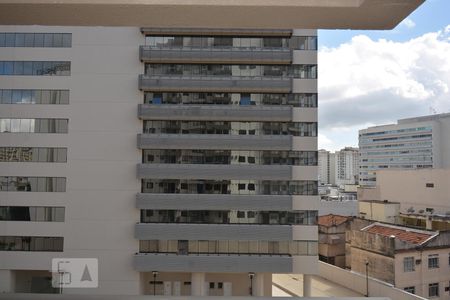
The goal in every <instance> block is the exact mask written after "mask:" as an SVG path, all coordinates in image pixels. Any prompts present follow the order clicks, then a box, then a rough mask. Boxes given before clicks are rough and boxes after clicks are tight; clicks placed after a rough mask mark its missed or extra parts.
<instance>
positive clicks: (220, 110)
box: [138, 104, 293, 122]
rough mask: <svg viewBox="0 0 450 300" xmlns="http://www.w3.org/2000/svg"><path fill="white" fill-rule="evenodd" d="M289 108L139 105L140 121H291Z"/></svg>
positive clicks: (291, 110)
mask: <svg viewBox="0 0 450 300" xmlns="http://www.w3.org/2000/svg"><path fill="white" fill-rule="evenodd" d="M292 114H293V108H292V107H290V106H275V105H272V106H250V105H248V106H237V105H161V104H160V105H155V104H139V107H138V117H139V118H140V119H142V120H194V121H203V120H213V121H222V120H223V121H267V122H275V121H280V122H289V121H292Z"/></svg>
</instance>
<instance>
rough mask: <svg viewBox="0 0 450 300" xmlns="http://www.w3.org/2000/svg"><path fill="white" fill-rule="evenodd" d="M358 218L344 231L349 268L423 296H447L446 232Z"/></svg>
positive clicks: (449, 238)
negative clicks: (363, 225)
mask: <svg viewBox="0 0 450 300" xmlns="http://www.w3.org/2000/svg"><path fill="white" fill-rule="evenodd" d="M364 222H367V221H366V220H362V221H361V220H358V222H356V225H355V224H352V225H351V226H350V228H351V230H348V231H347V232H346V241H347V242H348V245H347V246H348V250H349V251H350V255H349V257H348V261H349V262H350V267H351V269H352V271H355V272H358V273H362V274H366V272H367V274H368V276H369V277H373V278H377V279H379V280H382V281H385V282H388V283H391V284H393V285H394V286H395V287H397V288H401V289H403V290H405V291H407V292H410V293H413V294H417V295H420V296H422V297H426V298H433V299H439V300H447V299H450V231H442V232H438V231H425V230H418V229H412V228H408V227H401V226H395V225H388V224H382V223H373V224H370V225H368V226H366V227H363V228H360V229H358V226H360V225H362V224H364Z"/></svg>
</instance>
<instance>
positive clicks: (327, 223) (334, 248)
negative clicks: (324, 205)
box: [318, 214, 352, 268]
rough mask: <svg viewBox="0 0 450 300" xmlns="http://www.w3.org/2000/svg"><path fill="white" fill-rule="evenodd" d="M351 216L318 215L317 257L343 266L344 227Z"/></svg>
mask: <svg viewBox="0 0 450 300" xmlns="http://www.w3.org/2000/svg"><path fill="white" fill-rule="evenodd" d="M351 219H352V217H347V216H339V215H333V214H328V215H325V216H320V217H319V223H318V224H319V259H320V260H321V261H324V262H326V263H329V264H332V265H335V266H338V267H341V268H343V267H344V266H345V229H346V226H347V224H348V222H349V221H350V220H351Z"/></svg>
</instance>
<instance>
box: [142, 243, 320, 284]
mask: <svg viewBox="0 0 450 300" xmlns="http://www.w3.org/2000/svg"><path fill="white" fill-rule="evenodd" d="M179 242H180V241H177V240H141V241H139V252H140V253H179V251H180V250H179V248H178V247H177V245H179ZM183 242H186V243H187V245H186V246H184V245H183V249H182V250H183V254H184V255H188V254H199V253H204V254H246V255H274V254H276V255H295V256H298V255H302V256H306V255H308V256H316V255H317V254H318V252H317V248H318V246H317V245H318V243H317V241H270V242H269V241H236V240H220V241H215V240H210V241H199V240H190V241H183ZM172 245H173V246H172ZM216 287H217V288H219V289H220V288H222V287H221V285H220V283H218V284H217V285H216Z"/></svg>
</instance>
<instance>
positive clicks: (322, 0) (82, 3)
mask: <svg viewBox="0 0 450 300" xmlns="http://www.w3.org/2000/svg"><path fill="white" fill-rule="evenodd" d="M423 2H424V0H257V1H256V0H239V1H238V0H233V1H229V0H208V1H206V0H191V1H188V2H186V1H185V0H172V1H167V0H152V1H150V0H146V1H142V0H115V1H105V0H59V1H58V2H57V3H56V4H55V1H54V0H2V1H0V20H1V21H0V23H1V24H5V25H6V24H11V25H17V24H25V25H34V24H36V25H73V26H77V25H78V26H79V25H82V26H148V27H171V28H174V27H178V28H184V27H197V28H199V27H203V28H205V27H206V28H208V27H210V28H230V27H231V28H280V29H289V28H319V29H336V28H341V29H391V28H394V27H395V26H396V25H397V24H399V23H400V22H401V21H402V20H403V19H404V18H406V17H407V16H408V15H409V14H410V13H411V12H412V11H414V10H415V9H416V8H417V7H418V6H419V5H420V4H422V3H423ZM74 12H76V13H74Z"/></svg>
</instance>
